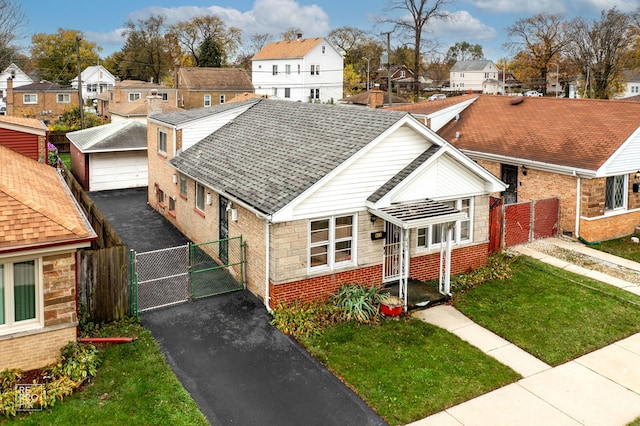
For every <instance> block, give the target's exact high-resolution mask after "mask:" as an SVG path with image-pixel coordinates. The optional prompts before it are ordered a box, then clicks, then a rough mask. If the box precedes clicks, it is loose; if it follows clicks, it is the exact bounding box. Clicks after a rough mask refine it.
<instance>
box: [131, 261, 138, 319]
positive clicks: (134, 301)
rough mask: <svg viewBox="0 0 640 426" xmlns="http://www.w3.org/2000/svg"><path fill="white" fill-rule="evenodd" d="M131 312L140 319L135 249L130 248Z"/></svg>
mask: <svg viewBox="0 0 640 426" xmlns="http://www.w3.org/2000/svg"><path fill="white" fill-rule="evenodd" d="M129 314H130V315H131V316H134V317H135V318H136V319H138V272H137V271H136V252H135V250H133V249H130V250H129Z"/></svg>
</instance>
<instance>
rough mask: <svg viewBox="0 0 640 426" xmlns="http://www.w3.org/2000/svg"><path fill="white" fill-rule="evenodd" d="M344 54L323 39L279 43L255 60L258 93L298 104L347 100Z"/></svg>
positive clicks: (298, 38)
mask: <svg viewBox="0 0 640 426" xmlns="http://www.w3.org/2000/svg"><path fill="white" fill-rule="evenodd" d="M343 69H344V61H343V59H342V55H341V54H340V53H339V52H338V51H337V50H336V49H335V48H334V47H333V46H332V45H331V44H330V43H329V42H328V41H327V40H326V39H325V38H323V37H316V38H302V34H298V37H297V38H296V39H294V40H284V41H276V42H271V43H269V44H267V45H266V46H265V47H264V48H263V49H262V50H260V51H259V52H258V53H256V54H255V55H254V56H253V58H251V81H253V86H254V87H255V92H256V93H257V94H259V95H266V96H271V97H275V98H277V99H282V100H286V101H294V102H319V103H334V102H337V101H338V99H341V98H342V97H343V93H344V91H343V80H344V77H343Z"/></svg>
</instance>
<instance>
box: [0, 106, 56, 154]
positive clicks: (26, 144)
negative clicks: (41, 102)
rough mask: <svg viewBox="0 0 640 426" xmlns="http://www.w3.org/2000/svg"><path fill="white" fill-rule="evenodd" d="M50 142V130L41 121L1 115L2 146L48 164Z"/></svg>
mask: <svg viewBox="0 0 640 426" xmlns="http://www.w3.org/2000/svg"><path fill="white" fill-rule="evenodd" d="M48 141H49V129H48V128H47V126H45V124H44V123H43V122H42V121H41V120H38V119H36V118H25V117H14V116H10V115H0V145H4V146H6V147H9V148H11V149H13V150H14V151H17V152H19V153H21V154H23V155H26V156H27V157H29V158H31V159H33V160H36V161H39V162H41V163H46V162H47V157H48V150H47V142H48Z"/></svg>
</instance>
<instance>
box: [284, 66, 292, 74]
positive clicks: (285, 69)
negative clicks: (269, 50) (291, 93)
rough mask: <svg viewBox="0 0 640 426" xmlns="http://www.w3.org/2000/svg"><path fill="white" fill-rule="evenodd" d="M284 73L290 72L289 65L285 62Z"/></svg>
mask: <svg viewBox="0 0 640 426" xmlns="http://www.w3.org/2000/svg"><path fill="white" fill-rule="evenodd" d="M284 73H285V74H286V75H289V74H291V65H289V64H287V65H285V66H284Z"/></svg>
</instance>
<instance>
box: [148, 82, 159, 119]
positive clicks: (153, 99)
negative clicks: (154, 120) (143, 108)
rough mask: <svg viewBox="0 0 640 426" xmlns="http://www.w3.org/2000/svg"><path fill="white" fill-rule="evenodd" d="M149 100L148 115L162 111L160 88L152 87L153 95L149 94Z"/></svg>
mask: <svg viewBox="0 0 640 426" xmlns="http://www.w3.org/2000/svg"><path fill="white" fill-rule="evenodd" d="M147 102H148V104H147V117H149V116H151V114H157V113H161V112H162V105H161V102H162V96H160V95H158V89H151V95H149V96H147Z"/></svg>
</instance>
